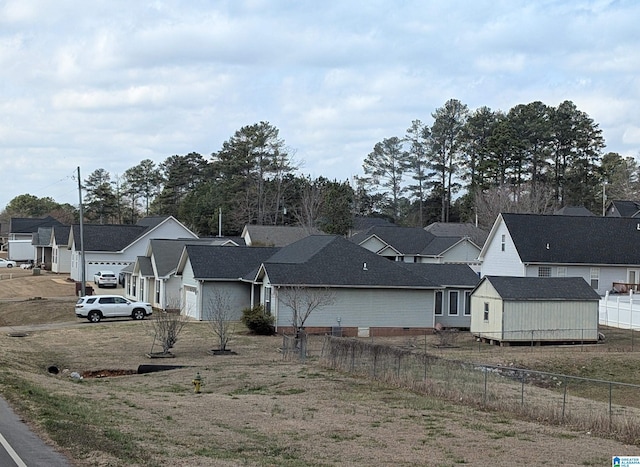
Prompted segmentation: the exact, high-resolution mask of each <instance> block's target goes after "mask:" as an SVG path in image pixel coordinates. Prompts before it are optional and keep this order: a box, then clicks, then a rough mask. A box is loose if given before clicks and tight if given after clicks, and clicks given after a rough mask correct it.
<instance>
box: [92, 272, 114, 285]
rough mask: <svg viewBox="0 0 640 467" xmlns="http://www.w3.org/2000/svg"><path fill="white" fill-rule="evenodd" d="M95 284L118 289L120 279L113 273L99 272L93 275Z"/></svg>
mask: <svg viewBox="0 0 640 467" xmlns="http://www.w3.org/2000/svg"><path fill="white" fill-rule="evenodd" d="M93 283H94V284H96V285H97V286H98V288H102V287H118V278H117V277H116V274H115V273H114V272H113V271H98V272H96V273H95V274H94V275H93Z"/></svg>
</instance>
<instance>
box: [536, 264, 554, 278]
mask: <svg viewBox="0 0 640 467" xmlns="http://www.w3.org/2000/svg"><path fill="white" fill-rule="evenodd" d="M538 277H551V267H549V266H540V267H539V268H538Z"/></svg>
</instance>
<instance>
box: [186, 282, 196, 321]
mask: <svg viewBox="0 0 640 467" xmlns="http://www.w3.org/2000/svg"><path fill="white" fill-rule="evenodd" d="M196 304H197V295H196V288H195V287H189V286H185V288H184V313H185V314H186V315H187V316H189V317H191V318H196V319H200V317H199V316H198V307H197V306H196Z"/></svg>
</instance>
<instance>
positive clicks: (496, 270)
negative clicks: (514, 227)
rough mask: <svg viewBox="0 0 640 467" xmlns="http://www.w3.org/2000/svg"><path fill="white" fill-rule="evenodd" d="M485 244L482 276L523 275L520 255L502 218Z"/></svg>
mask: <svg viewBox="0 0 640 467" xmlns="http://www.w3.org/2000/svg"><path fill="white" fill-rule="evenodd" d="M503 235H504V237H505V242H504V251H502V236H503ZM488 241H489V243H488V244H487V245H486V250H485V252H484V258H483V260H482V275H483V276H515V277H523V276H524V273H525V271H524V265H523V264H522V261H520V256H519V255H518V252H517V250H516V248H515V246H514V244H513V240H511V235H509V231H508V230H507V227H506V226H505V224H504V222H503V221H502V219H501V220H500V224H499V225H498V226H496V231H495V235H493V237H491V238H490V239H489V240H488Z"/></svg>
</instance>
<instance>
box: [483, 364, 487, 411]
mask: <svg viewBox="0 0 640 467" xmlns="http://www.w3.org/2000/svg"><path fill="white" fill-rule="evenodd" d="M487 373H488V368H487V367H486V366H485V367H484V394H483V396H482V405H484V406H485V407H486V406H487Z"/></svg>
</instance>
